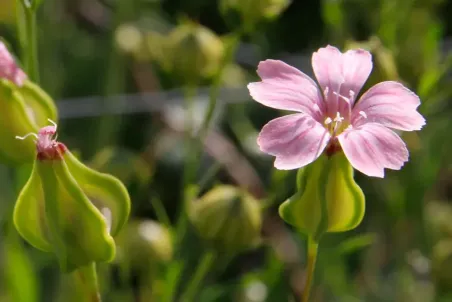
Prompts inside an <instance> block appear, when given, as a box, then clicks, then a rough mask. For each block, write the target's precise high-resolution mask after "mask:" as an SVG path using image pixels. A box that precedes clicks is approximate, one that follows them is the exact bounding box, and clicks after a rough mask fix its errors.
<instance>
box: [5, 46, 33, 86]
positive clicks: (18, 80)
mask: <svg viewBox="0 0 452 302" xmlns="http://www.w3.org/2000/svg"><path fill="white" fill-rule="evenodd" d="M0 78H4V79H8V80H10V81H11V82H13V83H14V84H16V85H17V86H22V85H23V84H24V81H25V79H26V78H27V75H26V74H25V73H24V72H23V71H22V70H21V69H20V68H19V67H18V66H17V64H16V62H15V61H14V58H13V56H12V55H11V54H10V53H9V51H8V49H7V48H6V46H5V44H3V42H1V41H0Z"/></svg>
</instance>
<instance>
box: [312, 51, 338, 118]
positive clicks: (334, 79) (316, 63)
mask: <svg viewBox="0 0 452 302" xmlns="http://www.w3.org/2000/svg"><path fill="white" fill-rule="evenodd" d="M341 61H342V53H341V52H340V51H339V50H338V49H337V48H336V47H333V46H330V45H328V46H327V47H325V48H320V49H319V50H318V51H317V52H314V53H313V54H312V69H313V70H314V74H315V76H316V78H317V81H318V82H319V84H320V87H321V88H322V91H323V92H324V94H325V98H326V99H325V102H326V106H327V114H328V115H329V116H330V117H332V116H334V115H335V114H336V112H338V110H339V101H340V100H339V97H338V96H337V95H335V94H334V92H336V93H339V92H340V88H341V85H342V83H343V82H344V77H343V75H342V64H341ZM341 114H342V115H343V113H342V112H341Z"/></svg>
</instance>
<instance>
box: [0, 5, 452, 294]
mask: <svg viewBox="0 0 452 302" xmlns="http://www.w3.org/2000/svg"><path fill="white" fill-rule="evenodd" d="M14 2H15V1H12V0H11V1H6V0H5V1H0V36H1V38H2V39H4V40H6V41H7V42H8V45H11V49H12V50H14V51H15V53H16V55H17V56H18V57H19V58H20V57H21V51H20V44H21V43H20V41H19V39H18V37H17V35H16V34H17V28H16V27H15V25H14V20H15V12H14V10H13V9H12V8H13V4H14ZM451 13H452V5H451V3H450V1H444V0H434V1H429V0H397V1H394V0H369V1H363V0H322V1H299V0H295V1H291V2H290V3H289V1H283V0H273V1H260V0H247V1H233V0H217V1H208V0H190V1H176V0H166V1H159V0H102V1H101V0H43V1H42V5H41V7H40V8H39V13H38V20H37V21H38V26H39V28H38V34H39V63H40V64H39V65H40V75H41V82H40V84H41V86H42V88H43V89H44V90H45V91H47V92H48V93H49V95H50V96H51V97H52V98H53V99H55V100H57V101H56V102H57V106H58V107H59V108H60V112H59V113H60V116H61V120H60V121H59V135H60V137H59V140H61V141H63V142H65V143H66V144H67V145H68V147H69V148H70V149H71V150H74V149H76V150H78V152H77V154H78V157H80V158H81V159H84V160H86V159H88V160H89V161H87V162H88V163H89V166H90V167H93V168H95V169H99V170H100V171H102V172H107V173H112V174H113V175H115V176H116V177H118V178H119V179H121V180H122V181H124V183H125V184H126V186H127V189H128V191H129V192H130V195H131V199H132V210H131V215H132V219H131V221H130V223H129V224H128V225H127V228H126V230H124V231H123V233H121V234H120V236H119V238H118V247H117V250H118V254H117V257H116V258H115V262H114V263H113V264H112V265H108V266H107V265H100V267H99V279H100V283H101V288H102V295H103V298H104V300H105V301H113V302H115V301H121V302H128V301H131V302H132V301H150V302H153V301H156V302H170V301H171V302H173V301H184V302H185V301H189V300H187V299H188V298H190V297H191V299H192V301H196V302H209V301H218V302H227V301H237V302H245V301H246V302H264V301H267V302H273V301H297V300H298V299H299V296H300V294H301V292H302V291H303V284H304V279H305V262H304V259H305V252H306V251H305V244H304V241H303V240H301V239H300V235H299V234H297V233H296V232H295V231H294V230H293V229H292V227H291V226H289V225H287V224H284V223H283V222H282V220H281V219H280V218H279V216H278V207H279V205H280V204H281V203H282V202H283V201H284V200H286V199H287V198H289V197H290V196H292V195H293V194H294V193H295V192H296V190H297V189H296V175H295V173H294V172H292V171H277V170H275V169H274V168H273V167H272V160H271V159H270V158H269V157H267V156H264V155H263V154H262V153H261V152H259V150H258V149H257V145H256V136H257V133H258V130H259V129H260V128H261V126H262V125H264V124H265V123H266V122H268V121H269V120H270V119H272V118H274V117H275V116H274V114H275V112H274V111H270V110H267V109H266V108H264V107H262V106H259V105H258V104H255V103H254V102H252V101H251V98H250V97H249V95H248V93H247V90H246V84H247V83H248V82H250V81H254V80H255V79H256V78H257V77H256V73H255V70H256V67H257V64H258V62H259V61H260V60H262V59H266V58H277V59H282V60H284V61H286V62H288V63H290V64H292V65H295V66H296V67H298V68H300V69H301V70H302V71H303V72H305V73H307V74H312V72H311V69H310V68H311V67H310V64H309V62H310V55H311V53H312V52H313V51H315V50H317V49H318V48H319V47H322V46H325V45H326V44H332V45H335V46H338V47H339V48H342V49H343V50H346V49H349V48H356V47H361V48H365V49H368V50H369V51H371V52H372V55H373V65H374V66H373V71H372V74H371V77H370V79H369V81H368V82H367V83H366V86H368V87H370V86H371V85H373V84H375V83H376V82H379V81H385V80H397V81H401V82H403V83H404V84H405V85H407V86H408V87H409V88H410V89H412V90H413V91H415V92H416V93H417V94H418V95H419V96H420V98H421V100H422V105H421V107H420V111H421V112H422V114H423V115H424V116H425V117H426V120H427V125H426V127H425V128H424V129H423V130H422V131H420V132H417V133H406V134H403V139H404V141H406V143H407V145H408V148H409V149H410V161H409V162H408V163H407V164H406V165H405V166H404V167H403V169H402V170H401V171H392V172H388V173H387V175H386V177H385V178H384V179H369V178H364V177H361V175H360V174H359V173H355V181H356V182H357V183H358V184H359V185H360V187H361V188H362V189H363V192H364V194H365V197H366V213H365V216H364V219H363V220H362V222H361V223H360V224H359V226H358V227H357V228H355V229H354V230H352V231H349V232H345V233H343V234H326V235H325V236H323V237H322V241H321V244H320V255H319V259H318V267H317V277H316V279H315V284H314V288H313V297H312V301H324V302H326V301H344V302H354V301H369V302H378V301H414V302H417V301H419V302H426V301H440V302H447V301H451V300H452V270H451V267H452V262H451V261H452V260H451V259H452V244H451V242H452V225H451V224H450V222H451V221H452V216H451V215H452V210H451V202H452V194H451V192H452V190H451V189H452V182H451V179H452V160H451V159H450V154H451V153H452V140H450V130H449V129H452V119H451V118H450V116H451V114H452V106H451V105H450V104H451V103H450V100H451V97H452V89H451V84H452V82H451V80H452V79H451V77H450V75H451V67H452V66H451V64H452V56H451V45H452V44H451V41H452V40H451V35H452V22H451V19H450V14H451ZM237 41H238V42H239V43H238V45H235V46H236V47H235V46H234V44H235V43H234V42H237ZM229 52H230V55H229V54H228V53H229ZM22 63H23V62H22ZM216 83H221V86H222V87H229V89H225V90H221V89H220V93H218V95H219V98H218V104H217V109H216V111H215V112H214V113H215V114H214V118H213V119H212V120H213V122H212V127H211V130H212V131H211V132H210V133H209V134H208V135H206V139H205V142H204V144H198V143H197V142H193V133H198V131H190V130H193V129H195V130H197V129H199V127H200V125H202V121H203V119H204V115H205V114H206V112H208V110H207V109H206V108H208V105H207V101H208V99H209V94H210V95H213V96H215V95H216V93H217V90H215V89H211V86H212V85H215V84H216ZM232 87H233V88H232ZM365 88H366V87H364V88H363V90H365ZM172 89H176V90H172ZM190 104H192V106H191V105H190ZM190 108H191V109H190ZM7 112H8V109H7V107H3V109H2V113H0V116H3V115H5V114H7ZM8 116H9V118H10V119H11V122H12V123H15V122H17V119H18V118H16V116H15V115H11V114H8ZM4 120H5V119H4V118H3V117H2V118H1V121H4ZM40 122H41V121H40ZM44 122H45V121H44ZM3 126H4V127H3V129H4V130H3V131H4V132H5V134H10V137H9V138H14V136H15V135H24V134H26V133H10V132H11V131H17V130H14V129H21V128H25V127H24V125H19V126H17V127H16V126H15V127H12V126H13V125H12V124H10V123H9V122H8V123H5V125H3ZM187 128H189V129H187ZM11 129H13V130H11ZM24 131H25V130H24ZM27 131H28V130H27ZM2 133H3V132H2ZM5 142H6V140H5ZM5 142H3V143H5ZM11 142H13V140H11ZM0 143H2V142H0ZM3 143H2V144H3ZM23 143H25V142H20V143H19V144H18V146H23V148H25V147H26V145H23ZM28 143H30V144H31V145H32V141H30V142H28ZM4 145H5V144H4ZM193 145H195V147H194V149H200V150H202V151H203V152H200V153H199V154H197V155H196V156H195V157H196V158H194V159H193V158H191V157H190V156H192V157H193V155H192V154H191V153H190V150H191V146H193ZM3 147H5V148H9V147H10V145H8V144H6V145H5V146H3ZM3 147H0V148H3ZM14 150H16V152H17V153H14V154H13V155H17V156H18V155H20V154H21V152H22V151H23V150H21V149H20V147H17V146H16V147H14ZM187 158H190V161H191V162H197V163H198V164H197V166H196V169H195V171H194V172H193V173H192V174H193V175H195V176H194V177H193V178H194V181H193V183H191V186H187V184H186V179H185V178H186V175H185V174H184V170H185V169H184V167H185V166H186V165H187V161H188V160H187ZM29 170H30V167H20V168H16V169H14V171H13V170H12V169H11V168H9V167H6V166H1V167H0V185H1V192H2V194H1V196H0V203H1V205H2V211H1V213H0V222H1V224H2V228H1V232H0V237H1V238H0V239H1V240H0V268H1V269H0V302H3V301H5V302H6V301H8V302H16V301H19V302H22V301H24V302H30V301H31V302H34V301H36V302H38V301H46V302H47V301H64V302H67V301H70V300H68V299H69V297H71V298H72V299H73V300H74V301H77V296H76V295H75V294H74V295H72V293H74V289H73V288H72V283H73V282H72V281H73V280H72V279H71V278H72V276H70V275H65V276H60V274H59V273H58V264H57V261H55V259H54V257H52V256H51V255H49V254H46V253H43V252H40V251H37V250H34V249H31V248H30V247H29V246H28V245H27V244H26V243H24V242H23V241H21V240H20V239H19V238H18V234H17V233H15V230H14V228H13V227H12V225H11V224H12V221H11V215H12V208H13V206H14V205H13V201H14V200H15V199H16V196H17V194H18V192H19V190H20V188H21V187H22V185H23V184H24V183H25V182H26V180H27V177H28V175H29ZM187 192H188V193H191V192H195V193H197V194H194V195H196V196H192V195H191V194H188V193H187ZM230 192H234V194H236V193H237V192H240V194H239V195H240V196H241V198H242V199H240V198H238V199H239V201H240V202H238V201H237V200H236V201H234V200H233V199H230V195H231V194H230ZM198 193H199V194H198ZM212 194H215V196H214V197H215V198H214V199H216V200H219V201H220V202H219V203H221V204H220V205H218V204H216V205H213V206H211V209H207V207H206V208H205V209H204V210H203V211H196V212H198V213H197V214H196V216H197V217H196V218H193V216H188V214H187V210H188V209H189V206H188V205H195V204H196V203H197V202H199V203H202V202H203V199H206V198H207V197H209V196H212ZM237 194H238V193H237ZM187 196H188V197H191V198H188V199H189V200H187ZM245 196H246V197H245ZM210 198H212V197H209V199H210ZM204 202H205V200H204ZM231 205H237V209H236V208H234V206H231ZM198 206H199V205H198ZM239 206H240V207H239ZM206 209H207V210H206ZM228 209H234V210H233V211H231V213H229V212H228ZM206 212H207V213H206ZM241 214H243V217H241ZM296 214H300V213H296ZM302 214H303V215H306V213H302ZM308 214H309V213H308ZM223 219H224V221H223ZM194 221H195V222H197V221H201V222H202V223H199V224H198V223H193V222H194ZM217 225H221V226H222V228H221V231H220V232H214V231H216V230H217V229H216V228H215V226H217ZM200 230H201V232H200ZM228 230H229V231H228ZM250 230H251V231H250ZM208 231H212V232H214V233H215V234H216V235H218V236H219V238H220V237H221V238H220V239H224V240H223V242H222V243H226V245H227V246H228V248H226V247H224V246H223V248H218V243H215V244H214V245H213V244H212V241H211V240H210V239H211V238H210V237H209V236H203V234H205V233H206V232H207V233H208ZM234 233H236V234H237V235H236V236H235V235H234ZM206 237H208V239H209V240H206ZM257 238H259V239H260V240H259V243H260V244H259V245H255V244H254V243H255V239H257ZM220 242H221V240H220ZM235 242H239V243H240V244H239V245H240V246H242V247H243V246H246V247H247V249H245V248H243V249H242V248H241V249H234V250H233V251H232V249H230V248H229V245H231V244H232V243H234V244H235ZM214 246H216V247H217V248H216V249H212V247H214ZM187 297H188V298H187ZM184 299H186V300H184Z"/></svg>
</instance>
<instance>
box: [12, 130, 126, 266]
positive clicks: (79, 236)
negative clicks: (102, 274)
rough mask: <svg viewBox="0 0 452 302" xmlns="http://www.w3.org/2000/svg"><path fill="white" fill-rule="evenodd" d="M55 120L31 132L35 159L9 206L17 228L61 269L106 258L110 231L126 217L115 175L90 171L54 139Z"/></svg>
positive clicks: (115, 230) (111, 251) (112, 252)
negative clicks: (14, 199) (21, 187)
mask: <svg viewBox="0 0 452 302" xmlns="http://www.w3.org/2000/svg"><path fill="white" fill-rule="evenodd" d="M56 130H57V127H56V124H54V123H53V125H51V126H46V127H44V128H42V129H40V130H39V132H38V133H37V134H35V133H30V134H28V135H26V136H24V137H18V138H19V139H22V140H26V138H27V137H34V138H35V139H36V140H35V144H36V147H35V148H36V152H37V155H36V160H35V162H34V166H33V170H32V172H31V176H30V178H29V179H28V181H27V183H26V184H25V186H24V188H23V189H22V191H21V192H20V194H19V197H18V200H17V202H16V206H15V209H14V224H15V225H16V228H17V230H18V232H19V233H20V234H21V236H22V237H24V239H25V240H27V241H28V242H29V243H30V244H31V245H33V246H34V247H36V248H38V249H40V250H43V251H47V252H53V253H54V254H55V255H56V257H57V258H58V261H59V264H60V268H61V269H62V270H63V271H72V270H74V269H76V268H78V267H81V266H85V265H87V264H89V263H92V262H103V261H111V260H112V259H113V258H114V255H115V243H114V240H113V236H115V235H116V234H118V232H119V231H120V230H121V228H122V226H123V225H124V224H125V222H126V221H127V218H128V216H129V212H130V199H129V195H128V193H127V190H126V188H125V187H124V186H123V184H122V183H121V182H120V181H119V180H117V179H116V178H114V177H112V176H110V175H107V174H102V173H99V172H96V171H94V170H92V169H90V168H88V167H86V166H85V165H84V164H82V163H81V162H80V161H79V160H78V159H77V158H75V157H74V156H73V155H72V154H71V152H70V151H69V150H68V149H67V148H66V146H65V145H64V144H62V143H60V142H58V141H56V139H55V135H56Z"/></svg>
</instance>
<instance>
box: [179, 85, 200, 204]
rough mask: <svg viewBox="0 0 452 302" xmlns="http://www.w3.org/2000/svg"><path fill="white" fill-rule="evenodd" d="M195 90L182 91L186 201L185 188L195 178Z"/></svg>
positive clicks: (190, 88) (188, 88)
mask: <svg viewBox="0 0 452 302" xmlns="http://www.w3.org/2000/svg"><path fill="white" fill-rule="evenodd" d="M196 94H197V90H196V87H195V86H187V87H185V90H184V98H185V107H186V111H185V112H186V114H185V121H184V122H185V148H186V149H185V150H186V153H185V163H184V164H185V166H184V174H183V190H182V192H184V200H186V199H187V196H186V192H185V190H186V189H187V186H188V185H189V184H190V183H192V181H193V179H194V178H195V177H196V166H197V165H196V164H197V162H196V152H195V150H194V145H193V132H194V127H195V125H194V124H195V122H194V108H193V106H194V99H195V97H196Z"/></svg>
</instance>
